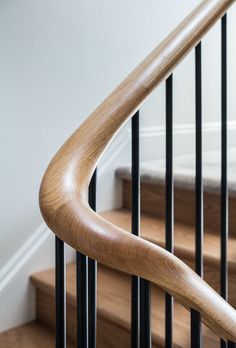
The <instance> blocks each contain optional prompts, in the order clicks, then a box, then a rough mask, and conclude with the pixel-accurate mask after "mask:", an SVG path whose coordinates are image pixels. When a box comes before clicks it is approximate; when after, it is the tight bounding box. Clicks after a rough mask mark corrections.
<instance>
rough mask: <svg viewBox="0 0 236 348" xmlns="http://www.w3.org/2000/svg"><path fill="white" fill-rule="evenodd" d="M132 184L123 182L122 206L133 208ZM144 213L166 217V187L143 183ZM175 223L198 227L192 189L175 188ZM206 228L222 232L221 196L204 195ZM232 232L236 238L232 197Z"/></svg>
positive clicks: (233, 199)
mask: <svg viewBox="0 0 236 348" xmlns="http://www.w3.org/2000/svg"><path fill="white" fill-rule="evenodd" d="M131 197H132V195H131V181H129V180H123V207H124V208H125V209H131ZM141 211H142V213H145V214H151V215H153V216H157V217H161V218H164V217H165V186H164V184H161V183H160V184H152V183H146V182H142V183H141ZM174 215H175V221H178V222H182V223H184V224H189V225H194V224H195V192H194V190H192V189H190V188H189V189H188V188H180V187H175V200H174ZM204 227H205V228H207V229H212V230H213V231H215V233H219V231H220V195H219V194H218V193H217V192H206V191H205V192H204ZM229 233H230V235H231V236H235V237H236V197H234V196H229Z"/></svg>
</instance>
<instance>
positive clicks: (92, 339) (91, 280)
mask: <svg viewBox="0 0 236 348" xmlns="http://www.w3.org/2000/svg"><path fill="white" fill-rule="evenodd" d="M96 183H97V170H95V172H94V174H93V176H92V179H91V182H90V185H89V205H90V207H91V208H92V209H93V210H95V211H96ZM96 308H97V262H96V261H95V260H92V259H90V258H88V322H89V327H88V335H89V348H96V336H97V309H96Z"/></svg>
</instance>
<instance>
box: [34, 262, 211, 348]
mask: <svg viewBox="0 0 236 348" xmlns="http://www.w3.org/2000/svg"><path fill="white" fill-rule="evenodd" d="M54 278H55V273H54V270H48V271H45V272H41V273H38V274H35V275H33V276H32V277H31V279H32V282H33V283H34V284H35V286H36V287H40V288H41V289H44V291H47V292H52V291H54V286H55V285H54V284H55V281H54ZM75 281H76V277H75V264H74V263H72V264H69V265H67V301H69V302H70V304H72V305H74V306H76V288H75V286H76V284H75ZM130 284H131V283H130V276H129V275H126V274H124V273H121V272H118V271H115V270H112V269H109V268H107V267H104V266H102V265H99V267H98V307H97V309H98V316H100V317H101V316H102V317H103V318H105V320H106V321H110V322H113V323H115V324H116V325H117V326H120V327H122V328H124V329H125V330H130V286H131V285H130ZM174 315H175V319H176V320H175V325H174V342H175V347H176V348H177V347H186V348H187V347H189V339H190V336H189V335H190V332H189V327H190V326H189V325H190V320H189V312H188V311H187V310H186V309H185V308H184V307H182V306H181V305H180V304H178V303H175V310H174ZM178 318H179V319H178ZM164 322H165V321H164V293H163V292H162V291H161V290H159V289H158V288H157V287H153V288H152V332H153V344H154V346H155V347H158V348H159V347H163V346H164V339H163V338H164ZM204 337H205V338H204V342H205V343H206V344H207V345H206V346H207V347H208V348H211V347H215V346H216V342H218V338H217V337H216V336H215V335H214V334H212V333H211V332H210V330H209V329H208V328H206V327H205V326H204Z"/></svg>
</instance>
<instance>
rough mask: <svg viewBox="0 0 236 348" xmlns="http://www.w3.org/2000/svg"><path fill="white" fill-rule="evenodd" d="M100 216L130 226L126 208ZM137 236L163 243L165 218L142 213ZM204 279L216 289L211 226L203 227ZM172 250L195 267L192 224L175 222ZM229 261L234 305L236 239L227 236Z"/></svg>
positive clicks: (216, 253)
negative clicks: (209, 227) (206, 228)
mask: <svg viewBox="0 0 236 348" xmlns="http://www.w3.org/2000/svg"><path fill="white" fill-rule="evenodd" d="M101 216H102V217H104V218H105V219H106V220H109V221H111V222H112V223H113V224H115V225H117V226H119V227H121V228H123V229H126V230H127V231H130V230H131V214H130V212H129V211H128V210H124V209H120V210H112V211H107V212H104V213H101ZM140 231H141V237H142V238H145V239H147V240H149V241H151V242H152V243H155V244H157V245H159V246H162V247H165V221H164V220H163V219H161V218H157V217H154V216H152V215H146V214H145V215H144V214H143V215H142V216H141V225H140ZM203 246H204V247H203V256H204V279H205V280H206V282H207V283H208V284H209V285H210V286H212V287H213V288H214V289H215V290H216V291H218V292H220V238H219V236H217V235H216V234H215V233H212V231H211V230H205V233H204V240H203ZM174 253H175V255H176V256H177V257H179V258H180V259H181V260H183V261H184V262H185V263H186V264H188V265H189V266H190V267H191V268H192V269H194V268H195V266H194V265H195V227H193V226H189V225H185V224H182V223H178V222H175V225H174ZM228 265H229V302H230V304H231V305H232V306H233V307H234V308H236V284H235V277H236V240H235V239H234V238H229V240H228Z"/></svg>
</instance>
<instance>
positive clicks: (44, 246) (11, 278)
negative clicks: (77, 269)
mask: <svg viewBox="0 0 236 348" xmlns="http://www.w3.org/2000/svg"><path fill="white" fill-rule="evenodd" d="M54 244H55V237H54V234H53V233H52V232H51V231H50V230H49V229H48V228H47V226H46V225H45V224H44V223H43V224H42V225H41V226H40V227H39V228H38V229H37V230H36V231H35V232H34V233H33V234H32V235H31V236H30V238H29V239H28V240H27V241H26V242H25V243H24V245H23V246H22V247H21V248H20V249H19V250H18V251H17V253H16V254H15V255H13V257H12V258H11V259H10V260H9V261H8V262H7V264H6V265H4V267H3V268H2V269H1V270H0V332H3V331H6V330H8V329H10V328H12V327H15V326H19V325H22V324H24V323H26V322H28V321H31V320H33V319H34V318H35V290H34V287H33V286H32V284H31V283H30V276H31V275H32V274H34V273H36V272H39V271H41V270H45V269H47V268H52V267H54V266H55V248H54ZM66 255H67V262H70V261H72V260H74V259H75V252H74V251H73V250H72V249H71V248H70V247H66Z"/></svg>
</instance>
